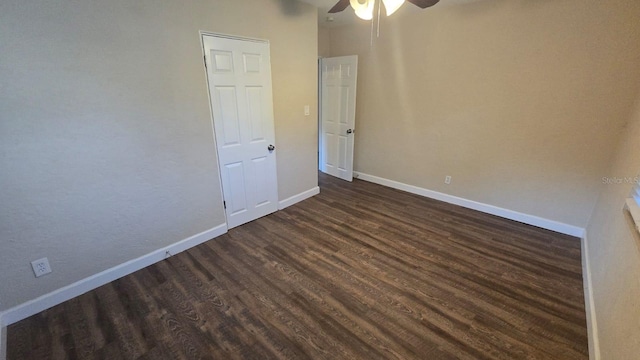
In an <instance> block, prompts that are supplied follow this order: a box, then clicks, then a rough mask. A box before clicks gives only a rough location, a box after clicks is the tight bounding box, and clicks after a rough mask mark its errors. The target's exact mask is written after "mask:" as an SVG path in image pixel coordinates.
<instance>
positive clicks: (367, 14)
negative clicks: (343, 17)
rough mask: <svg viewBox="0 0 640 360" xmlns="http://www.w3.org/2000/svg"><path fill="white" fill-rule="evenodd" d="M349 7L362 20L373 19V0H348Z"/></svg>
mask: <svg viewBox="0 0 640 360" xmlns="http://www.w3.org/2000/svg"><path fill="white" fill-rule="evenodd" d="M350 3H351V7H352V8H353V10H354V11H355V13H356V16H358V17H359V18H360V19H362V20H371V19H373V8H374V5H375V0H350Z"/></svg>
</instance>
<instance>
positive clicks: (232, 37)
mask: <svg viewBox="0 0 640 360" xmlns="http://www.w3.org/2000/svg"><path fill="white" fill-rule="evenodd" d="M198 34H199V36H200V51H201V57H200V59H201V60H202V69H203V70H204V78H205V81H206V84H207V102H208V103H209V120H210V125H211V136H212V140H213V144H214V148H215V154H216V163H217V168H218V183H219V184H220V195H221V198H220V204H219V206H220V208H221V209H222V212H223V213H224V219H225V222H224V226H225V229H227V230H228V229H229V219H228V217H227V209H226V206H225V199H224V189H223V188H222V169H220V153H219V152H218V142H217V140H216V129H215V124H214V123H213V122H214V121H215V120H214V118H213V104H212V103H211V84H210V83H209V73H208V72H207V71H208V70H207V62H206V60H205V57H206V55H207V53H206V50H205V47H204V37H205V36H213V37H218V38H223V39H230V40H240V41H250V42H256V43H264V44H267V45H269V48H271V43H270V42H269V40H266V39H259V38H252V37H246V36H239V35H231V34H225V33H219V32H211V31H205V30H200V31H199V32H198ZM272 101H273V100H272ZM273 125H274V132H275V114H274V124H273ZM276 164H277V162H276ZM276 171H277V168H276ZM276 184H278V179H277V178H276ZM276 194H277V193H276ZM277 197H278V201H279V200H280V198H279V196H277Z"/></svg>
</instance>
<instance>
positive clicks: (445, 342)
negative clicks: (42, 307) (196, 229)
mask: <svg viewBox="0 0 640 360" xmlns="http://www.w3.org/2000/svg"><path fill="white" fill-rule="evenodd" d="M320 185H321V193H320V195H318V196H316V197H314V198H312V199H309V200H306V201H304V202H302V203H299V204H297V205H294V206H292V207H289V208H287V209H285V210H283V211H279V212H277V213H275V214H272V215H269V216H267V217H264V218H261V219H259V220H256V221H254V222H251V223H249V224H246V225H243V226H241V227H238V228H235V229H232V230H231V231H229V233H228V234H226V235H224V236H221V237H219V238H216V239H214V240H211V241H208V242H207V243H205V244H202V245H200V246H198V247H195V248H193V249H191V250H189V251H186V252H184V253H181V254H178V255H176V256H173V257H171V258H169V259H167V260H165V261H162V262H160V263H158V264H155V265H153V266H150V267H148V268H145V269H143V270H140V271H138V272H136V273H134V274H132V275H129V276H126V277H124V278H122V279H120V280H117V281H114V282H112V283H110V284H107V285H105V286H102V287H100V288H98V289H96V290H94V291H91V292H89V293H87V294H85V295H82V296H80V297H78V298H75V299H73V300H70V301H68V302H66V303H64V304H61V305H59V306H56V307H54V308H52V309H49V310H47V311H44V312H42V313H40V314H37V315H35V316H33V317H31V318H29V319H26V320H24V321H21V322H19V323H16V324H14V325H11V326H10V327H9V330H8V343H9V348H8V358H9V359H10V360H16V359H272V358H273V359H331V360H335V359H509V360H512V359H563V360H570V359H587V358H588V349H587V330H586V320H585V309H584V301H583V288H582V270H581V264H580V261H581V260H580V241H579V239H577V238H573V237H570V236H565V235H560V234H556V233H553V232H550V231H546V230H542V229H538V228H535V227H531V226H527V225H523V224H520V223H516V222H513V221H509V220H504V219H501V218H498V217H494V216H490V215H486V214H482V213H479V212H475V211H472V210H468V209H464V208H460V207H456V206H453V205H449V204H445V203H442V202H438V201H435V200H430V199H426V198H422V197H419V196H415V195H411V194H408V193H404V192H400V191H396V190H393V189H389V188H385V187H382V186H378V185H375V184H371V183H367V182H363V181H358V180H355V181H354V182H353V184H350V183H347V182H343V181H341V180H336V179H333V178H330V177H327V176H324V175H320Z"/></svg>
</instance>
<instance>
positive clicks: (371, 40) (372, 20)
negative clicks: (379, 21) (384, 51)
mask: <svg viewBox="0 0 640 360" xmlns="http://www.w3.org/2000/svg"><path fill="white" fill-rule="evenodd" d="M371 48H372V49H373V20H371Z"/></svg>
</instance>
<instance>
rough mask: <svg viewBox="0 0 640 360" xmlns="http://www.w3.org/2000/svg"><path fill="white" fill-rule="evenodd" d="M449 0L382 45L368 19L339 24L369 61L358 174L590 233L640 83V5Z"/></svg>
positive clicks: (409, 16)
mask: <svg viewBox="0 0 640 360" xmlns="http://www.w3.org/2000/svg"><path fill="white" fill-rule="evenodd" d="M443 3H444V2H443ZM443 3H441V4H439V5H437V6H435V7H433V8H431V9H429V10H424V11H419V12H414V11H410V10H411V9H409V7H408V5H405V6H404V7H403V8H402V9H401V11H400V13H399V14H398V15H397V16H393V17H391V18H388V19H385V18H384V17H383V21H382V23H381V35H380V38H376V39H374V44H373V46H370V32H371V27H370V23H369V22H361V23H359V24H357V25H353V26H346V27H339V28H334V29H331V30H330V32H331V44H330V51H331V56H340V55H349V54H357V55H359V74H358V79H359V83H358V98H357V102H358V104H357V118H356V128H357V129H358V131H357V132H356V139H355V141H356V147H355V169H356V170H357V171H360V172H364V173H368V174H371V175H376V176H380V177H383V178H388V179H391V180H396V181H400V182H403V183H407V184H411V185H415V186H419V187H423V188H427V189H431V190H436V191H440V192H444V193H447V194H451V195H455V196H460V197H463V198H466V199H470V200H475V201H479V202H481V203H486V204H490V205H494V206H498V207H502V208H506V209H509V210H514V211H518V212H522V213H525V214H529V215H535V216H539V217H542V218H546V219H550V220H555V221H558V222H562V223H566V224H569V225H574V226H578V227H585V226H586V225H587V221H588V219H589V216H590V214H591V212H592V209H593V206H594V204H595V201H596V198H597V195H598V191H599V185H600V178H601V176H602V174H603V173H604V172H605V170H606V168H607V166H608V161H609V159H610V158H611V156H612V154H613V149H614V148H615V145H616V142H617V139H618V138H619V135H620V132H621V129H622V126H623V123H624V120H625V119H627V118H628V117H629V115H630V114H631V112H632V110H633V103H634V101H635V97H636V95H637V94H638V89H639V88H640V66H638V64H639V63H640V42H639V41H638V38H640V36H639V35H640V34H639V30H640V21H638V19H639V18H640V3H639V2H637V1H629V0H615V1H606V2H597V1H589V2H585V1H581V0H566V1H498V0H495V1H494V0H485V1H479V2H475V3H469V4H466V5H465V4H460V5H449V6H445V5H443ZM398 159H402V161H398ZM446 175H451V176H453V182H452V184H451V185H449V186H447V185H445V184H444V178H445V176H446Z"/></svg>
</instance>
